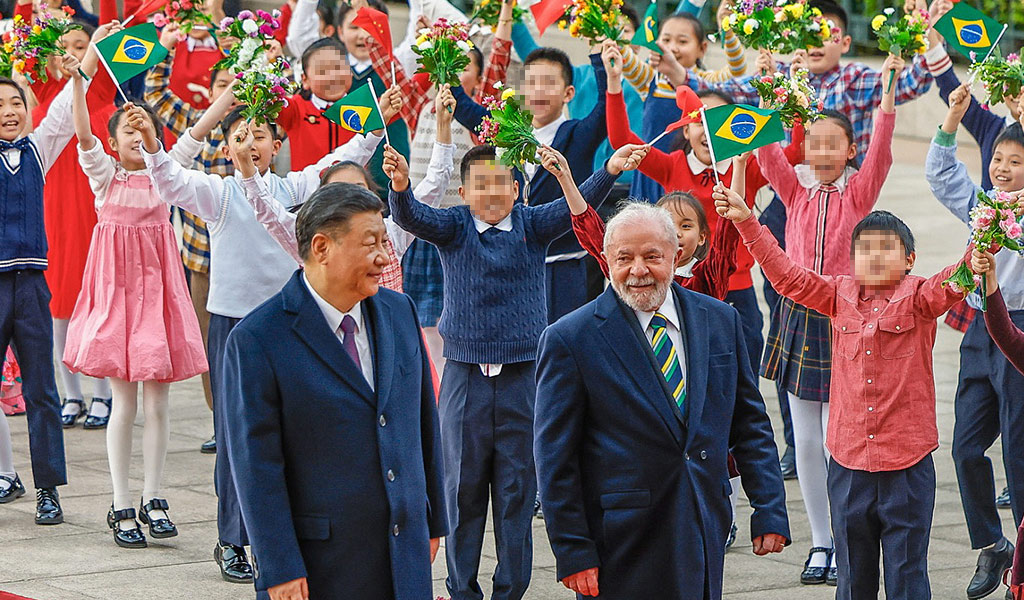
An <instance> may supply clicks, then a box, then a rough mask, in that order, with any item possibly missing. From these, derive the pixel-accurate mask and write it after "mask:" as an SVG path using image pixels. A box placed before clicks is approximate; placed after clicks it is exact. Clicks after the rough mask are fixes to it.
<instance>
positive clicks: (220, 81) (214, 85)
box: [210, 70, 238, 104]
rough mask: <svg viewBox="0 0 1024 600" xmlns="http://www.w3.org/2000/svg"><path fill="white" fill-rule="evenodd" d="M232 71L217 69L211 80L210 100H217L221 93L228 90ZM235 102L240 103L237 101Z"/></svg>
mask: <svg viewBox="0 0 1024 600" xmlns="http://www.w3.org/2000/svg"><path fill="white" fill-rule="evenodd" d="M231 79H232V77H231V72H230V71H226V70H220V71H217V73H216V74H215V75H214V76H213V79H211V80H210V102H216V101H217V98H220V96H221V94H223V93H224V92H225V91H227V89H228V86H229V85H231ZM235 104H238V102H237V101H236V102H235Z"/></svg>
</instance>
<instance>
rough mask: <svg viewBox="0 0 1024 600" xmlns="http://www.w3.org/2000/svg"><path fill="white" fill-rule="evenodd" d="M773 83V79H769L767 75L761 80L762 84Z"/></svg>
mask: <svg viewBox="0 0 1024 600" xmlns="http://www.w3.org/2000/svg"><path fill="white" fill-rule="evenodd" d="M771 82H772V78H771V77H769V76H768V75H765V76H764V77H762V78H761V83H771Z"/></svg>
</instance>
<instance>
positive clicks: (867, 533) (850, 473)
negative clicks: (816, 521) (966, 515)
mask: <svg viewBox="0 0 1024 600" xmlns="http://www.w3.org/2000/svg"><path fill="white" fill-rule="evenodd" d="M828 497H829V501H830V503H831V512H832V533H833V535H834V536H835V547H836V566H837V567H838V571H839V573H838V574H839V586H838V587H837V588H836V600H877V599H878V558H879V550H881V557H882V564H883V569H884V574H885V577H884V580H885V598H886V600H929V599H930V598H931V597H932V590H931V585H930V584H929V582H928V538H929V536H930V535H931V528H932V512H933V511H934V509H935V464H934V463H933V462H932V456H931V454H929V455H928V456H926V457H924V458H923V459H921V460H920V462H918V463H917V464H915V465H914V466H912V467H909V468H906V469H901V470H899V471H882V472H879V473H869V472H867V471H855V470H853V469H847V468H846V467H844V466H842V465H840V464H839V463H837V462H836V461H835V460H831V459H830V460H829V465H828Z"/></svg>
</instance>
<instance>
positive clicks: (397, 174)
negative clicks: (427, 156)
mask: <svg viewBox="0 0 1024 600" xmlns="http://www.w3.org/2000/svg"><path fill="white" fill-rule="evenodd" d="M381 170H382V171H384V174H385V175H387V177H388V179H390V180H391V189H393V190H395V191H396V192H404V191H405V190H407V189H409V162H408V161H406V160H405V157H404V156H402V154H401V153H400V152H398V150H395V149H394V148H393V147H392V146H391V145H390V144H388V145H386V146H384V162H383V163H382V164H381Z"/></svg>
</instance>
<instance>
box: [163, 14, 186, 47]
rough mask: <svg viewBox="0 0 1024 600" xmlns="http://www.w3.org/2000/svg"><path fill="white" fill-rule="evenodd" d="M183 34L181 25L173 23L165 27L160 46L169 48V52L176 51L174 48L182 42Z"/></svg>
mask: <svg viewBox="0 0 1024 600" xmlns="http://www.w3.org/2000/svg"><path fill="white" fill-rule="evenodd" d="M182 37H184V36H183V34H182V33H181V25H179V24H178V23H176V22H174V21H171V22H170V23H168V24H167V25H164V29H163V31H161V32H160V45H161V46H163V47H164V48H167V50H168V51H171V50H174V47H175V46H177V45H178V42H180V41H181V39H182Z"/></svg>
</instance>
